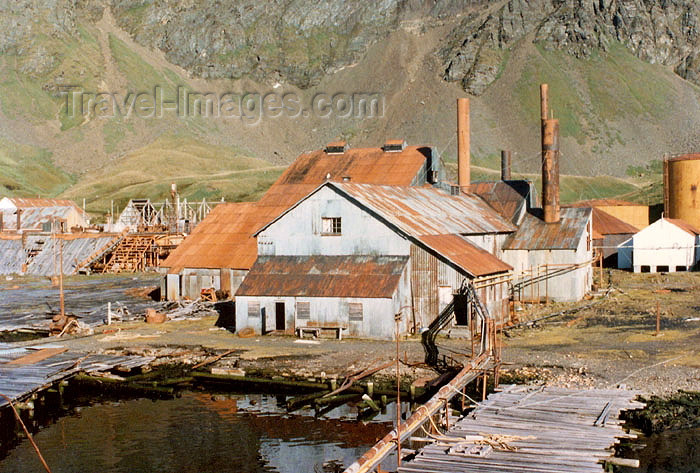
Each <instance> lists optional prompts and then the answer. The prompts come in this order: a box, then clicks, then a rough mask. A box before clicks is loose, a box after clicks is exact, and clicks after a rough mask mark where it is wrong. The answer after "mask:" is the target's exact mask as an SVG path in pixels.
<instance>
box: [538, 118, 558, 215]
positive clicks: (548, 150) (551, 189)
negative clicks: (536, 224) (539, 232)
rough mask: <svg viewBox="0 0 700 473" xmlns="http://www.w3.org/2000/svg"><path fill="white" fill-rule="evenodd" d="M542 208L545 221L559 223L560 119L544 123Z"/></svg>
mask: <svg viewBox="0 0 700 473" xmlns="http://www.w3.org/2000/svg"><path fill="white" fill-rule="evenodd" d="M542 209H543V210H544V221H545V223H557V222H559V219H560V208H559V120H556V119H549V120H544V122H543V125H542Z"/></svg>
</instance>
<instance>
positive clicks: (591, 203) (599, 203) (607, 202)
mask: <svg viewBox="0 0 700 473" xmlns="http://www.w3.org/2000/svg"><path fill="white" fill-rule="evenodd" d="M617 205H621V206H632V207H647V206H646V205H644V204H638V203H636V202H629V201H627V200H620V199H589V200H579V201H578V202H574V203H573V204H571V205H569V207H608V206H617Z"/></svg>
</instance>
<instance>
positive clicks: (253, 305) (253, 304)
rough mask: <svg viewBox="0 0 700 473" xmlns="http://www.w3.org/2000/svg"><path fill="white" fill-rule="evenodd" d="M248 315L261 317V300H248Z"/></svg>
mask: <svg viewBox="0 0 700 473" xmlns="http://www.w3.org/2000/svg"><path fill="white" fill-rule="evenodd" d="M248 317H260V302H258V301H250V302H248Z"/></svg>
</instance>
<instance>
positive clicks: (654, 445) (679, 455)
mask: <svg viewBox="0 0 700 473" xmlns="http://www.w3.org/2000/svg"><path fill="white" fill-rule="evenodd" d="M621 453H622V455H621V456H624V457H626V458H637V459H639V462H640V465H639V466H640V467H639V468H622V469H620V471H621V472H623V473H700V428H697V429H688V430H680V431H675V432H674V431H669V432H662V433H660V434H654V435H650V436H649V437H641V438H639V439H636V440H635V442H633V443H632V444H631V446H630V447H626V448H624V449H623V450H622V452H621Z"/></svg>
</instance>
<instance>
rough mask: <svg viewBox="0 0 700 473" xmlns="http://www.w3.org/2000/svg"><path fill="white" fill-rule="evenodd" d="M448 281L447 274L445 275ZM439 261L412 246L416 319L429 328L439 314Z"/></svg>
mask: <svg viewBox="0 0 700 473" xmlns="http://www.w3.org/2000/svg"><path fill="white" fill-rule="evenodd" d="M444 276H445V279H447V273H446V272H445V274H444ZM437 287H438V259H437V258H435V257H434V256H432V255H431V254H430V253H428V252H427V251H425V250H423V249H422V248H419V247H417V246H416V245H411V294H412V299H413V307H414V310H415V312H416V319H417V320H418V321H419V322H420V324H421V326H422V327H427V326H428V325H430V323H431V322H432V321H433V320H434V319H435V317H437V315H438V313H439V301H438V291H437Z"/></svg>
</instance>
